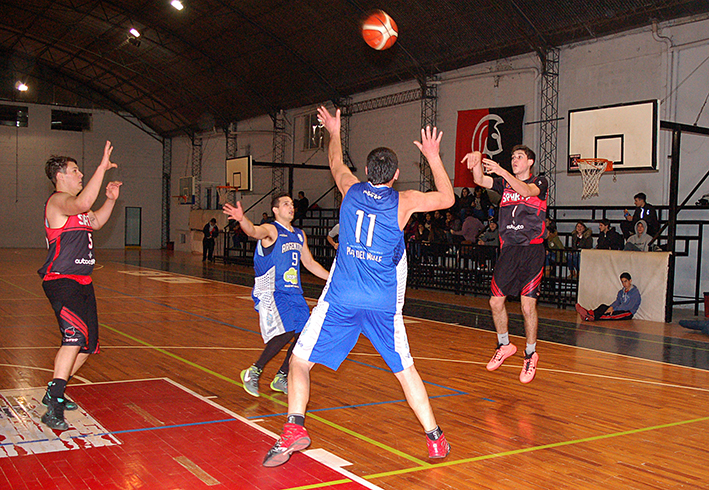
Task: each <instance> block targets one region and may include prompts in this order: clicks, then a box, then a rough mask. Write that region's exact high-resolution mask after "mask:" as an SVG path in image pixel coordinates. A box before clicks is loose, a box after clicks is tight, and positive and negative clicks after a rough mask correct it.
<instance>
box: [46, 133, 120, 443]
mask: <svg viewBox="0 0 709 490" xmlns="http://www.w3.org/2000/svg"><path fill="white" fill-rule="evenodd" d="M112 152H113V147H112V146H111V142H110V141H107V142H106V147H105V148H104V151H103V159H102V160H101V163H100V164H99V166H98V168H97V169H96V172H94V175H93V177H91V179H90V180H89V182H88V183H87V184H86V186H85V187H84V186H83V182H82V179H83V174H82V173H81V171H80V170H79V167H78V165H77V164H76V160H74V159H73V158H70V157H64V156H52V157H51V158H50V159H49V160H47V163H46V165H45V172H46V174H47V177H48V178H49V180H51V181H52V183H53V184H54V187H55V192H54V193H53V194H52V195H51V196H49V199H47V203H46V204H45V206H44V228H45V233H46V235H47V247H48V249H49V250H48V253H47V260H46V261H45V263H44V265H43V266H42V267H41V268H40V269H39V271H38V273H39V275H40V276H41V277H42V288H43V289H44V293H45V294H46V295H47V299H49V302H50V303H51V305H52V309H53V310H54V313H55V315H56V317H57V321H58V322H59V330H60V332H61V334H62V346H61V347H60V348H59V351H58V352H57V355H56V357H55V358H54V379H53V380H52V381H51V382H50V383H49V386H48V387H47V392H46V394H45V395H44V398H43V399H42V403H43V404H44V405H46V406H47V412H46V413H45V414H44V415H43V416H42V422H44V423H45V424H46V425H47V426H48V427H51V428H52V429H57V430H66V429H68V428H69V425H68V424H67V423H66V421H65V420H64V410H76V408H77V406H76V403H74V402H73V401H71V400H69V399H68V398H66V397H65V396H64V390H65V388H66V385H67V382H68V381H69V379H70V378H71V377H72V376H73V375H74V373H76V371H77V370H78V369H79V368H80V367H81V366H82V365H83V364H84V362H86V359H88V357H89V355H90V354H98V352H99V341H98V315H97V313H96V297H95V295H94V286H93V283H92V282H91V272H92V271H93V268H94V263H95V262H96V258H95V255H94V244H93V232H94V230H98V229H100V228H101V227H102V226H103V225H104V224H105V223H106V221H108V218H110V216H111V213H112V212H113V208H114V206H115V204H116V199H118V195H119V189H120V186H121V182H109V184H108V186H107V187H106V202H104V204H103V206H101V208H99V209H98V210H96V211H91V206H93V204H94V202H95V201H96V198H97V197H98V194H99V192H100V190H101V186H102V184H103V178H104V176H105V174H106V172H107V171H108V170H110V169H112V168H115V167H117V165H116V164H115V163H113V162H111V153H112Z"/></svg>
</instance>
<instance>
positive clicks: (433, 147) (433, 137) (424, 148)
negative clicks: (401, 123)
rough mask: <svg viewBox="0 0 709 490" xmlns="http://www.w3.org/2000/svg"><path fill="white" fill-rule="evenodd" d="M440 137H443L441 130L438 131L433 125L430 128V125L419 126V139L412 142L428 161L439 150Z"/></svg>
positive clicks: (436, 154)
mask: <svg viewBox="0 0 709 490" xmlns="http://www.w3.org/2000/svg"><path fill="white" fill-rule="evenodd" d="M441 138H443V131H440V132H439V131H438V128H436V127H435V126H434V127H433V129H431V126H426V127H425V128H421V141H420V142H418V141H414V144H415V145H416V147H417V148H418V149H419V150H420V151H421V153H423V156H425V157H426V159H427V160H428V161H429V162H430V161H431V160H432V159H433V158H435V157H436V156H438V154H439V152H440V149H441Z"/></svg>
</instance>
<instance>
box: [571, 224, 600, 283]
mask: <svg viewBox="0 0 709 490" xmlns="http://www.w3.org/2000/svg"><path fill="white" fill-rule="evenodd" d="M592 235H593V232H592V231H591V230H590V229H589V228H588V227H587V226H586V225H585V224H584V222H583V221H579V222H578V223H576V228H574V232H573V233H572V234H571V247H570V248H571V250H572V251H571V252H569V253H568V254H566V263H567V265H568V266H569V272H570V274H569V279H571V278H576V277H578V275H579V262H580V261H581V250H582V249H584V248H593V236H592Z"/></svg>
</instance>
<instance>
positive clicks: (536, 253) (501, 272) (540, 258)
mask: <svg viewBox="0 0 709 490" xmlns="http://www.w3.org/2000/svg"><path fill="white" fill-rule="evenodd" d="M544 259H545V251H544V245H543V244H541V243H537V244H533V245H526V246H522V245H505V246H504V247H502V249H501V250H500V256H499V257H498V259H497V263H496V264H495V270H494V272H493V273H492V285H491V289H492V295H493V296H517V295H519V296H529V297H530V298H535V299H536V298H538V297H539V286H540V285H541V283H542V275H543V273H544Z"/></svg>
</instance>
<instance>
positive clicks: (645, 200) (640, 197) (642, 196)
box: [633, 192, 647, 202]
mask: <svg viewBox="0 0 709 490" xmlns="http://www.w3.org/2000/svg"><path fill="white" fill-rule="evenodd" d="M633 199H642V200H643V202H647V196H646V195H645V193H644V192H638V193H637V194H635V195H634V196H633Z"/></svg>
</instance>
